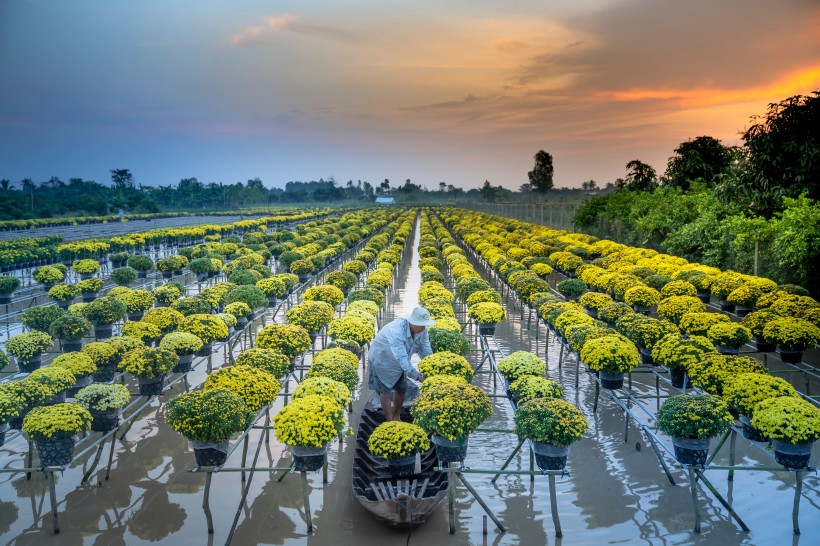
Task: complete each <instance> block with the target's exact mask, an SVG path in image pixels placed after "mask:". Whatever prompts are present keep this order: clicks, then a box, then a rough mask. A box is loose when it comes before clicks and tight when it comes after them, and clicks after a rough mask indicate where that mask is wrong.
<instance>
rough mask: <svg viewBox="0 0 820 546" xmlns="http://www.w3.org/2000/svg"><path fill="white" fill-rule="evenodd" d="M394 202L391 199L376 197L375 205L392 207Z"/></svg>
mask: <svg viewBox="0 0 820 546" xmlns="http://www.w3.org/2000/svg"><path fill="white" fill-rule="evenodd" d="M395 202H396V200H395V199H393V198H392V197H377V198H376V204H377V205H392V204H393V203H395Z"/></svg>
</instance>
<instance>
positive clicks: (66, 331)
mask: <svg viewBox="0 0 820 546" xmlns="http://www.w3.org/2000/svg"><path fill="white" fill-rule="evenodd" d="M48 332H49V333H50V334H51V335H52V336H53V337H55V338H57V339H82V338H84V337H86V336H87V335H88V334H90V333H91V323H90V322H88V321H87V320H86V319H84V318H83V317H79V316H76V315H63V316H62V317H60V318H58V319H57V320H55V321H54V322H52V323H51V326H49V327H48Z"/></svg>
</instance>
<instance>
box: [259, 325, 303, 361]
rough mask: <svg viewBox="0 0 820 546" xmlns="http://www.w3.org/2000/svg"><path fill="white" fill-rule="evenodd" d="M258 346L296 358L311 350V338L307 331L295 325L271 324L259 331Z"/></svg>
mask: <svg viewBox="0 0 820 546" xmlns="http://www.w3.org/2000/svg"><path fill="white" fill-rule="evenodd" d="M256 345H257V346H258V347H261V348H262V349H274V350H276V351H279V352H280V353H282V354H284V355H286V356H287V357H288V358H296V357H297V356H299V355H301V354H302V353H304V352H305V351H307V350H308V348H310V336H309V335H308V332H307V330H305V329H304V328H303V327H301V326H297V325H295V324H270V325H268V326H265V327H264V328H262V329H261V330H260V331H259V334H257V336H256Z"/></svg>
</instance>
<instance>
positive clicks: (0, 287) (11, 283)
mask: <svg viewBox="0 0 820 546" xmlns="http://www.w3.org/2000/svg"><path fill="white" fill-rule="evenodd" d="M18 288H20V279H18V278H17V277H7V276H5V275H3V276H0V295H4V296H7V295H9V294H13V293H14V291H15V290H17V289H18Z"/></svg>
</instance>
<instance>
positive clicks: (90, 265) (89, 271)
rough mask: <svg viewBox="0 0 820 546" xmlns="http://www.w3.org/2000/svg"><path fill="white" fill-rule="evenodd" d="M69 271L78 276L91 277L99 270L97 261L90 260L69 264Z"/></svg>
mask: <svg viewBox="0 0 820 546" xmlns="http://www.w3.org/2000/svg"><path fill="white" fill-rule="evenodd" d="M71 269H73V270H74V271H76V272H77V273H79V274H80V275H93V274H94V273H96V272H97V271H99V270H100V264H99V262H98V261H97V260H92V259H85V260H75V261H74V263H72V264H71Z"/></svg>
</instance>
